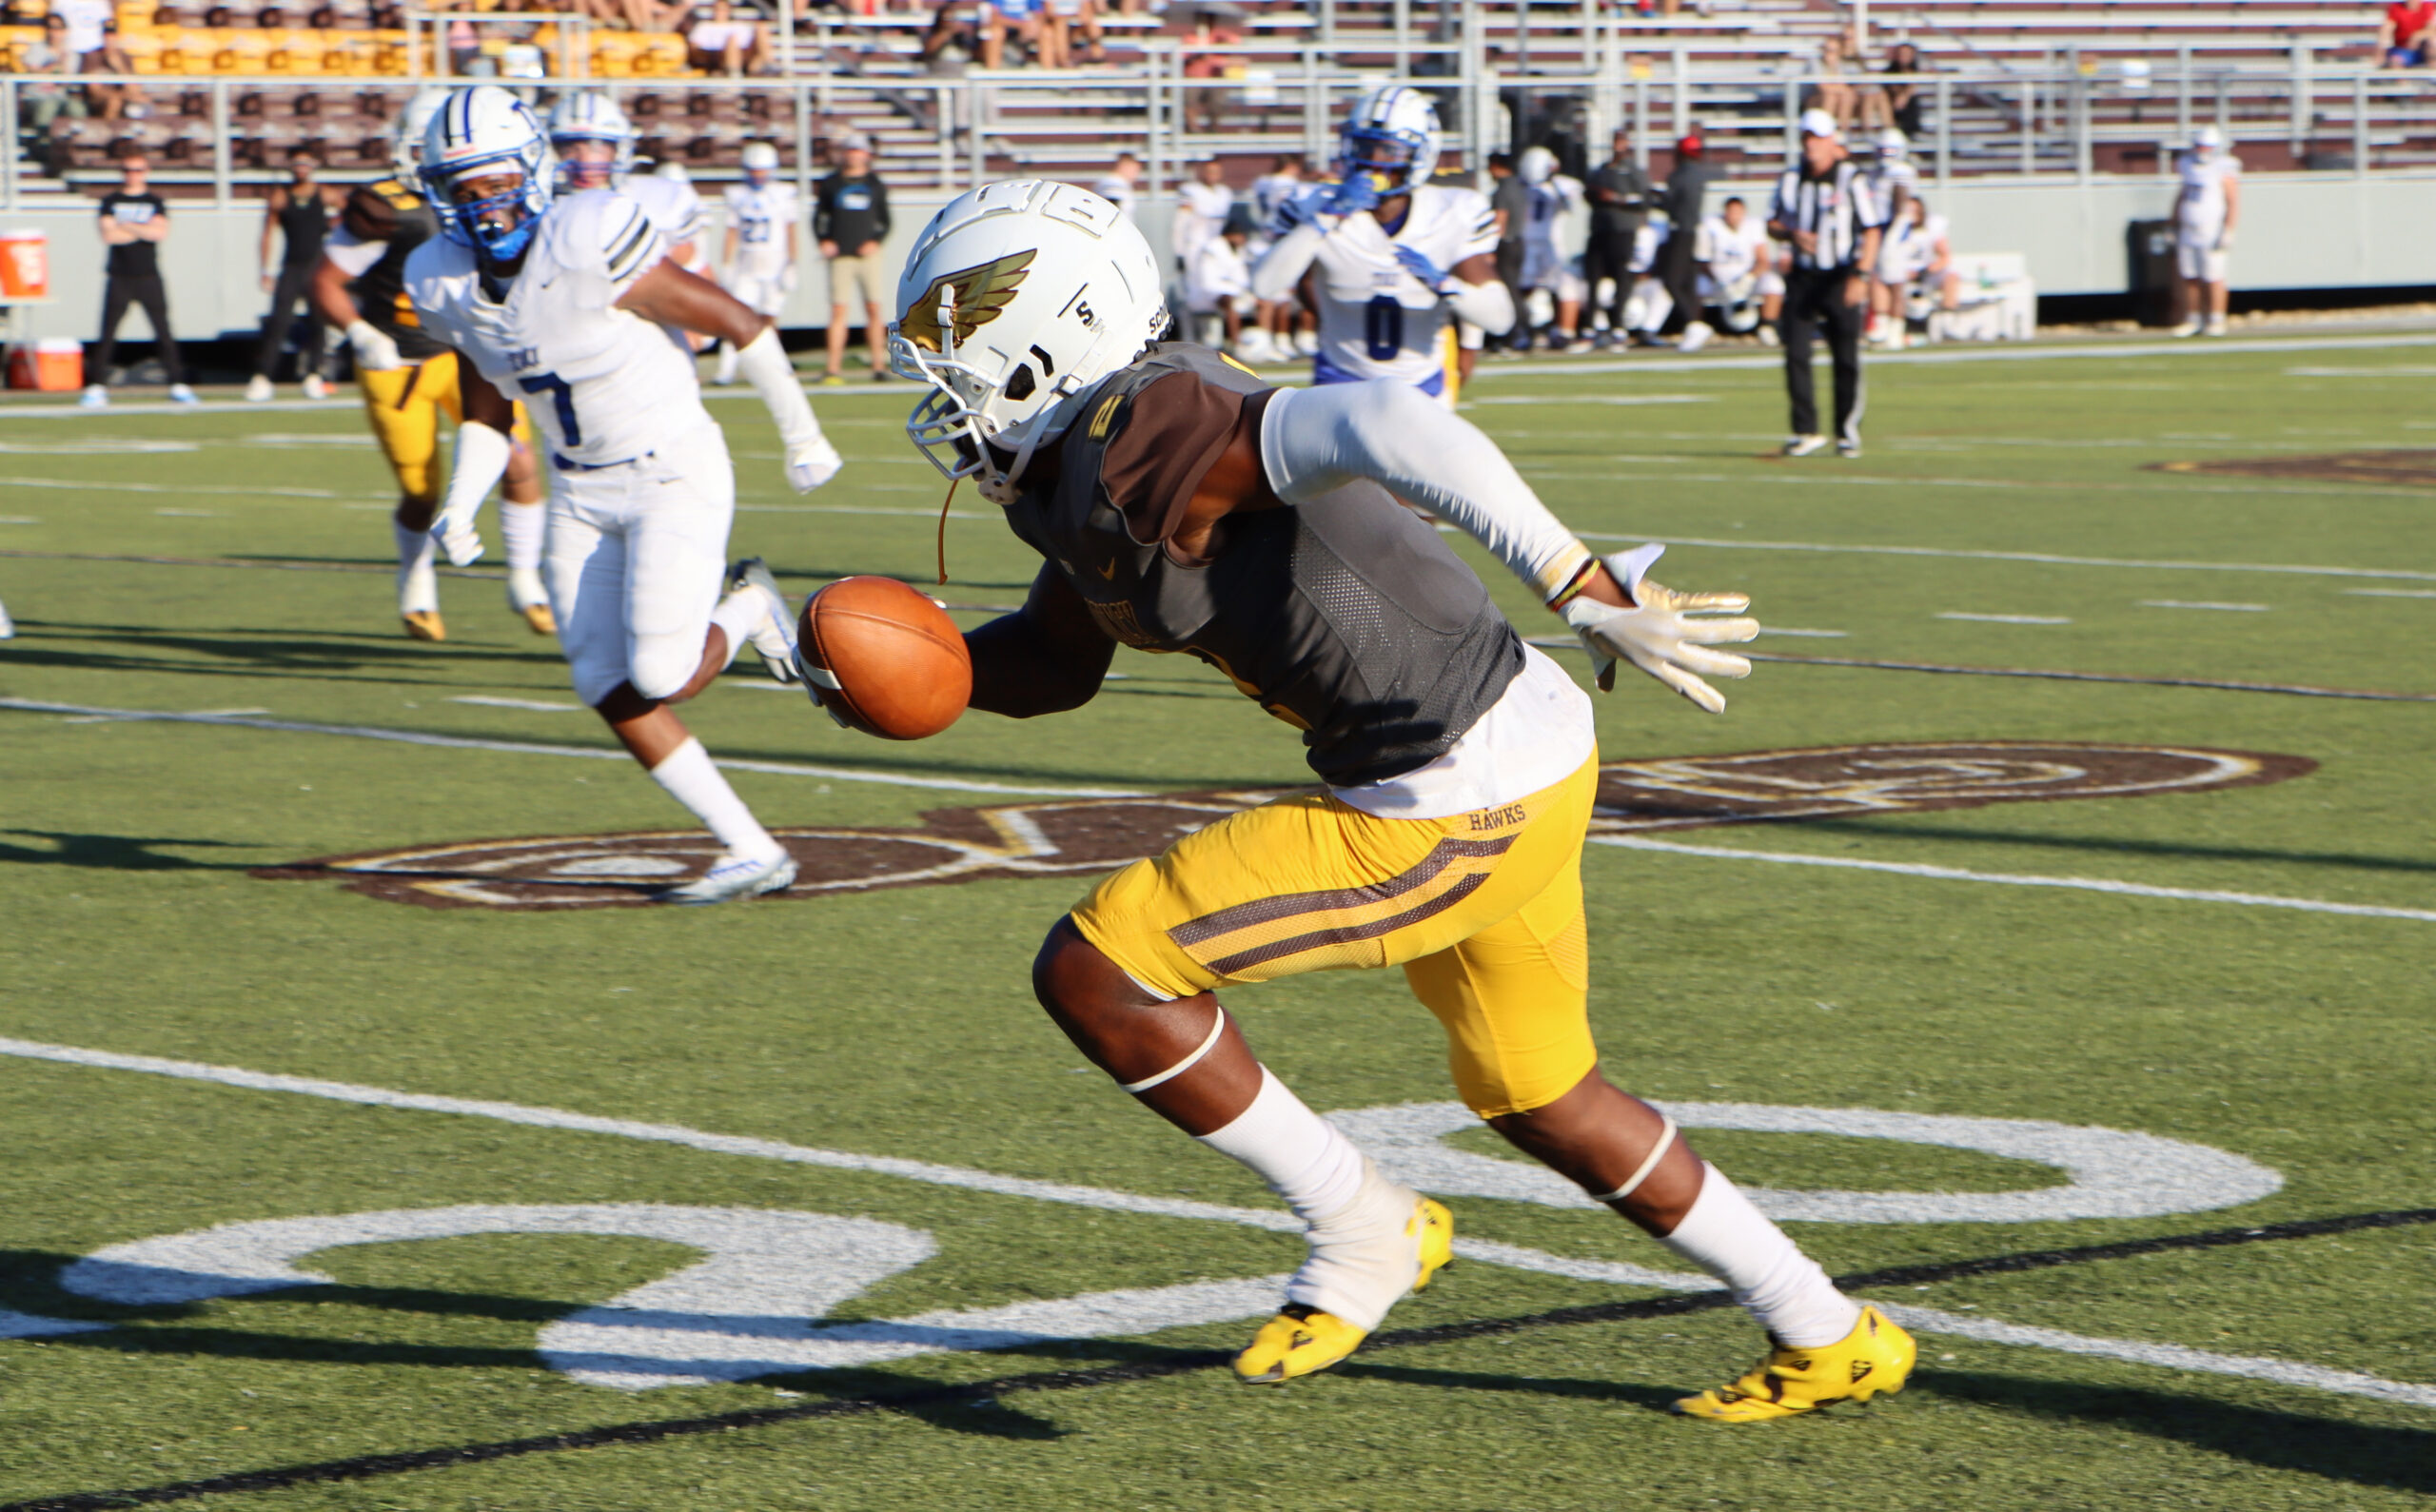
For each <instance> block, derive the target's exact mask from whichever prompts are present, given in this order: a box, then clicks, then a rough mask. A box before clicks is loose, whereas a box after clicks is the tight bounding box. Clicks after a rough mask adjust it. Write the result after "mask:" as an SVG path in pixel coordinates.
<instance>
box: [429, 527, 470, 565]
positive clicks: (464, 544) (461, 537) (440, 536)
mask: <svg viewBox="0 0 2436 1512" xmlns="http://www.w3.org/2000/svg"><path fill="white" fill-rule="evenodd" d="M431 543H432V544H433V545H435V546H437V547H439V548H440V554H441V555H442V556H443V557H446V558H447V559H448V565H450V566H451V567H470V566H472V565H473V564H474V563H476V562H478V561H480V560H482V536H481V532H480V531H478V530H476V529H475V528H474V521H473V520H471V519H468V518H465V517H462V516H454V515H442V516H441V517H440V518H439V519H438V520H433V521H432V522H431Z"/></svg>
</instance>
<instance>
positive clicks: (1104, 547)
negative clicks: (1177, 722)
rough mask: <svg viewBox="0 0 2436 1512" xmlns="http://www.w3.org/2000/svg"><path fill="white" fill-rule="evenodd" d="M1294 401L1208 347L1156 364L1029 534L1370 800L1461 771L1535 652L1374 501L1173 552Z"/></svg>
mask: <svg viewBox="0 0 2436 1512" xmlns="http://www.w3.org/2000/svg"><path fill="white" fill-rule="evenodd" d="M1275 392H1276V390H1275V389H1274V388H1272V387H1271V386H1270V385H1268V384H1267V383H1263V382H1261V380H1260V379H1258V378H1256V377H1254V376H1253V375H1252V374H1251V373H1250V372H1249V371H1247V370H1246V369H1244V368H1241V367H1238V366H1236V365H1234V364H1233V363H1228V362H1227V361H1226V360H1225V359H1224V358H1221V357H1220V356H1218V354H1216V353H1215V352H1212V351H1210V350H1209V349H1208V348H1207V347H1202V346H1194V345H1189V344H1185V343H1181V342H1172V343H1164V344H1159V345H1156V346H1153V347H1151V348H1150V349H1149V352H1148V353H1147V354H1146V355H1145V356H1144V357H1143V359H1142V360H1141V361H1140V362H1137V363H1134V364H1133V365H1132V366H1130V367H1128V368H1126V369H1125V370H1124V371H1122V372H1119V373H1117V374H1115V375H1114V376H1112V377H1110V378H1109V379H1108V380H1106V381H1105V382H1103V383H1101V384H1100V385H1099V386H1098V387H1097V388H1095V389H1093V390H1092V391H1091V393H1090V396H1089V397H1088V398H1087V399H1086V401H1085V402H1084V403H1083V404H1082V406H1081V409H1080V413H1079V416H1078V418H1077V419H1076V420H1075V421H1074V422H1073V423H1072V425H1071V427H1070V428H1069V430H1068V431H1067V433H1066V438H1065V442H1064V444H1063V446H1062V447H1061V449H1060V455H1059V464H1058V468H1057V472H1056V476H1055V477H1054V479H1053V480H1051V481H1046V482H1042V483H1028V484H1026V485H1025V486H1024V488H1023V489H1022V490H1021V497H1020V498H1019V499H1018V500H1017V501H1016V502H1015V504H1014V505H1013V506H1012V508H1010V509H1009V510H1008V511H1007V520H1008V523H1009V524H1010V525H1012V527H1013V528H1014V532H1015V534H1016V535H1018V536H1020V537H1022V538H1023V540H1025V541H1026V543H1028V544H1030V545H1031V547H1032V548H1033V549H1034V550H1036V551H1038V552H1039V553H1040V554H1041V555H1042V556H1044V557H1046V558H1047V559H1049V566H1048V567H1046V568H1044V569H1043V570H1044V571H1054V572H1056V573H1057V574H1058V575H1059V576H1060V577H1061V578H1063V579H1065V580H1066V581H1067V582H1068V583H1069V584H1071V586H1072V587H1073V589H1074V591H1075V592H1077V593H1079V594H1080V595H1082V597H1083V599H1084V601H1085V602H1086V603H1088V604H1090V609H1091V613H1092V615H1093V617H1094V618H1096V619H1098V621H1099V623H1100V625H1101V627H1102V628H1103V629H1105V630H1106V631H1107V632H1108V633H1109V634H1110V636H1111V637H1113V638H1116V639H1118V640H1121V641H1123V642H1125V643H1126V644H1127V645H1129V646H1134V647H1137V648H1139V649H1141V650H1144V651H1156V652H1183V653H1186V654H1188V655H1190V656H1195V657H1199V658H1201V659H1202V660H1204V661H1206V662H1208V663H1209V664H1210V665H1211V666H1213V667H1216V668H1217V669H1218V670H1219V671H1221V672H1223V673H1225V674H1226V675H1227V676H1228V678H1230V679H1231V680H1232V681H1233V682H1234V684H1235V686H1236V687H1237V688H1239V689H1241V690H1243V692H1244V693H1245V694H1246V695H1247V696H1249V697H1252V698H1255V699H1257V700H1258V701H1259V702H1260V704H1261V706H1262V707H1263V708H1265V709H1267V711H1268V712H1269V713H1271V714H1273V715H1275V716H1277V717H1279V718H1281V719H1283V720H1285V721H1286V722H1287V723H1288V724H1291V725H1293V726H1295V727H1296V728H1298V729H1300V730H1301V731H1302V732H1303V743H1304V745H1305V746H1306V747H1307V748H1308V753H1309V754H1308V760H1309V762H1310V765H1311V770H1312V771H1314V772H1316V773H1318V774H1319V775H1320V776H1321V777H1322V778H1323V779H1324V780H1325V781H1326V782H1328V783H1329V784H1331V785H1333V786H1337V787H1352V786H1356V785H1359V784H1362V783H1365V782H1378V781H1383V780H1385V779H1386V778H1389V777H1395V776H1403V775H1404V774H1405V773H1407V772H1411V771H1413V770H1415V769H1416V768H1419V767H1423V766H1425V765H1427V764H1428V763H1429V762H1431V761H1434V760H1436V759H1437V758H1438V757H1440V756H1444V755H1445V754H1446V750H1447V748H1448V747H1449V746H1452V745H1453V744H1454V743H1455V742H1456V740H1458V739H1460V738H1461V737H1462V736H1463V735H1464V732H1465V731H1466V730H1469V729H1470V728H1471V727H1472V725H1473V724H1474V723H1476V722H1477V721H1478V720H1479V719H1480V717H1481V716H1482V715H1483V714H1485V713H1486V712H1487V711H1488V709H1489V707H1490V705H1492V704H1494V703H1496V702H1497V700H1498V698H1499V697H1501V696H1502V695H1503V693H1504V692H1505V686H1506V684H1507V683H1509V682H1511V681H1512V680H1513V679H1514V677H1515V675H1516V674H1517V673H1518V672H1520V671H1521V670H1522V639H1521V638H1519V637H1518V636H1517V635H1516V634H1515V633H1514V627H1513V626H1511V625H1509V624H1507V623H1506V621H1505V617H1504V616H1503V615H1502V614H1500V613H1499V612H1498V610H1497V607H1496V605H1495V604H1493V603H1491V602H1490V601H1489V597H1488V590H1487V589H1486V588H1484V587H1483V586H1482V584H1481V580H1480V579H1479V578H1478V577H1477V576H1475V575H1474V574H1473V572H1472V570H1471V569H1470V568H1469V567H1466V566H1465V565H1464V563H1463V562H1462V561H1461V560H1458V559H1457V558H1456V556H1455V554H1454V553H1453V552H1452V551H1450V550H1449V549H1447V546H1446V543H1445V542H1444V541H1443V540H1440V539H1439V537H1438V533H1437V532H1436V531H1435V530H1433V529H1431V528H1430V527H1429V525H1428V524H1426V523H1424V521H1423V520H1420V519H1418V518H1417V517H1415V516H1414V515H1413V513H1412V512H1411V511H1410V510H1408V509H1406V508H1405V507H1404V506H1403V505H1402V504H1400V503H1398V502H1397V501H1395V499H1394V498H1393V497H1392V496H1391V495H1389V494H1388V493H1387V491H1386V490H1385V489H1384V488H1381V487H1380V486H1378V485H1377V484H1375V483H1371V482H1366V481H1365V482H1360V483H1354V484H1349V485H1347V486H1346V487H1343V488H1339V489H1337V490H1335V491H1334V492H1332V493H1330V494H1328V495H1326V496H1325V497H1324V498H1321V499H1319V500H1316V501H1311V502H1309V503H1305V504H1300V505H1291V504H1289V505H1287V506H1286V507H1284V508H1281V509H1270V510H1258V511H1251V512H1247V513H1244V514H1238V515H1230V516H1228V517H1227V518H1226V519H1224V520H1220V521H1219V522H1218V525H1217V527H1216V529H1215V530H1214V531H1213V532H1212V534H1211V538H1210V543H1209V547H1208V556H1207V558H1206V559H1204V560H1195V561H1184V560H1178V559H1177V554H1176V552H1175V551H1174V550H1173V549H1172V548H1171V547H1170V546H1169V537H1170V536H1171V535H1172V534H1173V532H1174V530H1175V529H1176V527H1177V525H1178V523H1179V522H1180V521H1181V520H1182V517H1183V515H1184V511H1185V506H1186V505H1187V504H1188V503H1189V502H1190V501H1191V499H1192V496H1193V493H1194V492H1195V490H1197V489H1198V488H1199V486H1200V483H1201V480H1202V478H1203V477H1204V475H1206V474H1207V473H1208V470H1209V467H1210V464H1211V463H1212V462H1214V461H1216V460H1217V459H1218V456H1219V454H1220V453H1221V452H1223V451H1224V450H1225V448H1226V444H1227V440H1228V435H1229V434H1230V433H1231V431H1232V430H1233V428H1234V426H1235V424H1236V422H1237V421H1238V420H1239V419H1240V418H1241V416H1242V414H1243V412H1244V410H1245V408H1246V407H1247V406H1258V405H1265V404H1267V402H1268V398H1269V396H1270V395H1271V394H1273V393H1275Z"/></svg>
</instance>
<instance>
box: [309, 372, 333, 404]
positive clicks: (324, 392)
mask: <svg viewBox="0 0 2436 1512" xmlns="http://www.w3.org/2000/svg"><path fill="white" fill-rule="evenodd" d="M304 397H305V398H306V399H327V398H329V397H330V385H329V384H328V383H324V382H323V381H322V375H321V374H319V373H307V374H305V375H304Z"/></svg>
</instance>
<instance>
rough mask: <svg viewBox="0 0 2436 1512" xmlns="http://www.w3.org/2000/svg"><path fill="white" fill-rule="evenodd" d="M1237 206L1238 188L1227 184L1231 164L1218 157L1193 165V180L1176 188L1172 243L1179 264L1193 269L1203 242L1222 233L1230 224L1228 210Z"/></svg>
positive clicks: (1169, 241) (1170, 233)
mask: <svg viewBox="0 0 2436 1512" xmlns="http://www.w3.org/2000/svg"><path fill="white" fill-rule="evenodd" d="M1234 207H1235V191H1234V190H1233V189H1230V188H1228V187H1227V166H1226V165H1225V164H1223V163H1221V162H1219V161H1218V160H1217V159H1216V158H1211V159H1209V160H1208V162H1206V163H1199V164H1195V165H1194V166H1193V169H1192V182H1190V183H1189V184H1187V185H1185V186H1184V187H1182V188H1181V189H1178V190H1177V191H1176V214H1175V219H1174V220H1173V221H1171V222H1169V225H1168V244H1169V246H1170V247H1172V248H1173V249H1174V251H1175V254H1176V267H1177V268H1178V270H1180V271H1184V270H1189V269H1190V268H1191V266H1192V259H1193V254H1195V253H1196V252H1199V251H1200V250H1201V244H1202V243H1204V242H1207V241H1208V240H1209V239H1210V238H1211V237H1213V236H1216V235H1217V234H1218V228H1219V227H1220V226H1224V225H1226V224H1227V212H1228V211H1229V210H1231V209H1233V208H1234Z"/></svg>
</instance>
